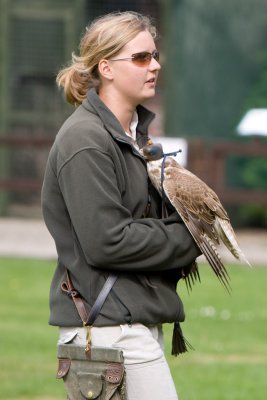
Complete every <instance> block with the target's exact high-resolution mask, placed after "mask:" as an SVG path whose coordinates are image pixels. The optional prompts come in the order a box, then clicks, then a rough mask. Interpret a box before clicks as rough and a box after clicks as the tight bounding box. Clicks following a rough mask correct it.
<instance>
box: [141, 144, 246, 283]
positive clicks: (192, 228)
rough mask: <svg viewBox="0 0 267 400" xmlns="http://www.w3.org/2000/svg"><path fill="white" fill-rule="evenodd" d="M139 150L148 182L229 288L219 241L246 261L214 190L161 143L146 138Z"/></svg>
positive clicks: (221, 280)
mask: <svg viewBox="0 0 267 400" xmlns="http://www.w3.org/2000/svg"><path fill="white" fill-rule="evenodd" d="M141 152H142V154H143V156H144V158H145V159H146V161H147V170H148V175H149V177H150V180H151V182H152V184H153V185H154V186H155V188H156V189H157V190H158V192H159V193H160V195H161V196H162V198H163V199H164V197H165V196H166V197H167V199H168V200H169V201H170V203H171V204H172V206H173V207H174V208H175V209H176V211H177V212H178V214H179V215H180V217H181V218H182V220H183V222H184V223H185V225H186V226H187V228H188V230H189V232H190V233H191V235H192V237H193V239H194V240H195V242H196V244H197V245H198V247H199V248H200V250H201V251H202V253H203V254H204V256H205V257H206V259H207V261H208V263H209V264H210V266H211V268H212V269H213V271H214V272H215V274H216V275H217V277H218V279H219V280H220V282H221V283H222V285H223V286H224V287H225V288H226V289H227V290H228V291H229V290H230V283H229V281H230V278H229V275H228V272H227V270H226V268H225V266H224V264H223V262H222V259H221V256H220V254H219V249H218V247H219V245H220V244H224V245H225V246H226V247H227V249H228V250H229V251H230V252H231V253H232V255H233V256H234V257H235V258H236V259H238V260H239V261H242V262H245V263H247V264H248V265H250V263H249V261H248V260H247V259H246V257H245V255H244V254H243V252H242V250H241V249H240V247H239V245H238V243H237V239H236V235H235V232H234V229H233V227H232V225H231V222H230V219H229V216H228V214H227V212H226V210H225V209H224V207H223V206H222V204H221V202H220V200H219V198H218V196H217V194H216V193H215V192H214V191H213V190H212V189H211V188H210V187H209V186H208V185H207V184H206V183H205V182H203V181H202V180H201V179H199V178H198V177H197V176H196V175H194V174H193V173H191V172H190V171H188V170H187V169H185V168H183V167H182V166H181V165H180V164H179V163H178V162H177V161H176V160H175V159H174V158H173V157H170V156H167V155H165V154H164V152H163V149H162V146H161V144H159V143H156V144H153V143H152V142H151V141H150V142H149V143H148V144H147V145H146V146H144V147H143V148H142V150H141ZM163 201H164V200H163ZM196 278H198V279H199V274H198V269H197V266H195V267H194V268H193V270H192V271H191V280H192V282H194V280H195V279H196ZM199 280H200V279H199ZM190 287H191V284H190Z"/></svg>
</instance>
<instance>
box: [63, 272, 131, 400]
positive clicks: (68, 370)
mask: <svg viewBox="0 0 267 400" xmlns="http://www.w3.org/2000/svg"><path fill="white" fill-rule="evenodd" d="M116 280H117V275H115V274H110V275H109V276H108V278H107V280H106V282H105V284H104V286H103V288H102V290H101V292H100V293H99V295H98V297H97V299H96V301H95V303H94V305H93V306H92V308H91V310H90V313H88V312H87V310H86V308H85V305H84V302H83V299H82V297H81V296H80V294H79V293H78V291H77V290H76V289H75V288H74V287H73V284H72V281H71V279H70V275H69V273H68V271H67V269H66V280H65V281H64V282H63V283H62V285H61V288H62V290H63V291H64V292H65V293H66V294H67V295H68V296H70V297H71V298H72V299H73V301H74V304H75V306H76V309H77V311H78V313H79V316H80V318H81V320H82V322H83V326H84V327H85V329H86V330H87V334H86V345H85V347H84V346H78V345H75V344H59V345H58V371H57V378H59V379H60V378H63V380H64V383H65V386H66V388H67V391H68V399H69V400H84V399H97V400H126V381H125V368H124V361H123V353H122V351H121V350H120V349H115V348H112V347H94V346H92V344H91V327H92V326H93V324H94V322H95V320H96V318H97V316H98V314H99V312H100V310H101V308H102V306H103V304H104V302H105V300H106V298H107V296H108V294H109V292H110V291H111V289H112V287H113V285H114V283H115V282H116Z"/></svg>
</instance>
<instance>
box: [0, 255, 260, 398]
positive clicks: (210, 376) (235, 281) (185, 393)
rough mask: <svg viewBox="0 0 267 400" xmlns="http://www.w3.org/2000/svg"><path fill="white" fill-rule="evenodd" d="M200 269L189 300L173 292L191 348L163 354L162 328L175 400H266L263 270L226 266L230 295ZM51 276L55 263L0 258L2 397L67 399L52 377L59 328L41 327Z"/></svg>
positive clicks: (167, 331)
mask: <svg viewBox="0 0 267 400" xmlns="http://www.w3.org/2000/svg"><path fill="white" fill-rule="evenodd" d="M200 268H201V278H202V283H201V284H196V285H195V286H194V288H193V291H192V292H191V293H190V294H188V293H187V291H186V289H185V287H184V284H183V283H180V284H179V286H178V291H179V293H180V294H181V296H182V298H183V301H184V304H185V309H186V314H187V319H186V322H185V323H184V324H182V327H183V331H184V334H185V336H186V338H187V339H188V341H189V342H190V343H191V344H192V345H193V346H194V348H195V350H194V351H190V352H189V353H186V354H184V355H181V356H179V357H172V356H169V354H170V342H171V335H172V326H171V325H166V326H165V337H166V355H167V357H168V361H169V363H170V366H171V370H172V373H173V377H174V379H175V383H176V385H177V390H178V393H179V400H251V399H255V400H265V399H266V393H267V382H266V377H267V340H266V339H267V298H266V294H265V290H266V283H267V268H254V269H249V268H247V267H244V268H243V267H236V266H232V267H231V268H228V270H229V271H230V275H231V280H232V288H233V291H232V294H231V295H229V294H227V292H226V291H225V290H224V289H223V288H222V287H221V285H220V284H219V283H218V281H217V279H216V278H215V276H214V275H213V274H212V273H211V272H210V269H209V268H208V267H207V266H202V265H201V267H200ZM53 270H54V262H48V261H38V260H15V259H0V273H1V292H0V300H1V301H0V328H1V330H0V332H1V339H0V358H1V368H0V399H3V400H7V399H16V400H30V399H35V400H63V399H65V396H64V388H63V385H62V384H61V382H58V381H57V380H56V379H55V372H56V365H57V362H56V340H57V329H56V328H52V327H49V326H48V325H47V320H48V294H49V286H50V281H51V277H52V274H53ZM136 400H138V399H136ZM148 400H153V399H148Z"/></svg>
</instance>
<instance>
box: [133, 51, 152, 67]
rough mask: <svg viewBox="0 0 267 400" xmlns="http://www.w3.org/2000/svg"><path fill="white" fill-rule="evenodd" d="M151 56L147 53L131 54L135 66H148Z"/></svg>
mask: <svg viewBox="0 0 267 400" xmlns="http://www.w3.org/2000/svg"><path fill="white" fill-rule="evenodd" d="M151 58H152V55H151V54H150V53H148V52H147V51H143V52H142V53H136V54H133V56H132V60H133V62H134V63H135V64H136V65H148V64H149V63H150V61H151Z"/></svg>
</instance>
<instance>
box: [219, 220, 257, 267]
mask: <svg viewBox="0 0 267 400" xmlns="http://www.w3.org/2000/svg"><path fill="white" fill-rule="evenodd" d="M215 223H216V228H217V231H218V233H219V236H220V238H221V240H222V241H223V243H224V244H225V246H226V247H227V248H228V250H229V251H230V252H231V253H232V254H233V256H234V257H235V258H236V259H237V260H239V261H240V262H243V263H245V264H248V265H249V266H250V267H251V264H250V262H249V261H248V259H247V258H246V256H245V254H244V253H243V251H242V250H241V249H240V247H239V244H238V242H237V238H236V235H235V232H234V230H233V227H232V225H231V224H230V222H229V221H228V220H225V219H222V218H219V217H217V218H216V222H215Z"/></svg>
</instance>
